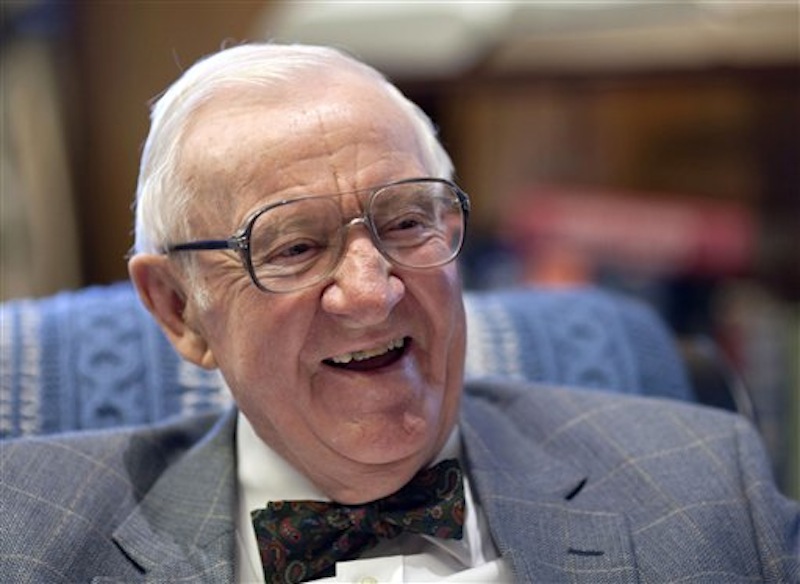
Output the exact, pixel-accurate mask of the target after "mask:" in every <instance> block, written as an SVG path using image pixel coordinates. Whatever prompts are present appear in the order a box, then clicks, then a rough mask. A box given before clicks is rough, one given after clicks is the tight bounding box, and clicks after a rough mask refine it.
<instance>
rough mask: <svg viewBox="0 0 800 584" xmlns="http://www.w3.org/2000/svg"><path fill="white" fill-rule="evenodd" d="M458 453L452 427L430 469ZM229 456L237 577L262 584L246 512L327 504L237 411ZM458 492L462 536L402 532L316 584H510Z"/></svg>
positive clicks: (474, 512)
mask: <svg viewBox="0 0 800 584" xmlns="http://www.w3.org/2000/svg"><path fill="white" fill-rule="evenodd" d="M460 454H461V447H460V440H459V432H458V428H456V429H455V430H454V431H453V433H452V435H451V436H450V438H449V439H448V441H447V444H445V447H444V448H443V449H442V452H441V453H440V454H439V456H438V457H437V458H436V460H434V464H435V463H437V462H440V461H442V460H445V459H448V458H460ZM236 457H237V463H238V464H237V475H238V477H237V478H238V487H239V489H238V490H239V514H238V520H237V522H238V524H237V562H236V567H237V574H236V578H237V581H238V582H239V583H240V584H245V583H254V582H258V583H262V582H264V573H263V570H262V568H261V558H260V556H259V553H258V544H257V543H256V534H255V530H254V529H253V524H252V521H251V518H250V512H251V511H253V510H255V509H260V508H262V507H265V506H266V505H267V503H268V502H270V501H279V500H292V499H295V500H301V499H311V500H316V501H330V499H329V498H328V497H326V496H325V495H323V494H322V493H321V492H320V491H319V489H317V488H316V487H315V486H314V485H313V484H312V483H311V482H310V481H309V480H308V479H307V478H306V477H305V476H304V475H303V474H301V473H300V472H298V471H297V470H296V469H295V468H294V467H293V466H291V465H290V464H289V463H288V462H286V461H285V460H284V459H283V458H281V457H280V456H279V455H278V454H277V453H276V452H274V451H273V450H272V449H271V448H270V447H269V446H267V445H266V444H265V443H264V442H263V441H262V440H261V439H260V438H259V437H258V436H257V435H256V433H255V432H254V430H253V428H252V426H251V425H250V423H249V422H248V421H247V418H245V417H244V416H243V415H242V414H241V413H239V419H238V424H237V427H236ZM464 495H465V514H464V537H463V539H461V540H443V539H438V538H435V537H430V536H427V535H415V534H403V535H400V536H399V537H396V538H394V539H392V540H388V541H383V542H381V543H380V544H378V545H377V546H376V547H374V548H373V549H371V550H369V551H368V552H367V553H365V555H364V556H363V557H362V558H359V559H357V560H350V561H346V562H338V563H337V564H336V575H335V576H332V577H330V578H323V579H321V580H317V582H323V583H324V582H351V583H354V584H355V583H358V584H370V583H371V584H375V583H378V582H380V583H383V582H391V583H394V582H431V581H441V582H481V583H486V584H488V583H491V582H512V581H513V578H512V575H511V571H510V569H509V567H508V564H507V562H506V561H505V560H503V559H501V558H500V557H499V555H498V553H497V549H496V548H495V546H494V543H493V542H492V539H491V536H490V535H489V526H488V524H487V522H486V519H485V517H484V516H483V512H482V510H481V509H480V507H479V506H478V505H477V503H476V500H475V498H474V497H473V496H472V492H471V490H470V485H469V479H468V478H467V477H466V476H465V477H464Z"/></svg>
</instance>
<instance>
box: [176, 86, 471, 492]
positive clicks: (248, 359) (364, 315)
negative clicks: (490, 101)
mask: <svg viewBox="0 0 800 584" xmlns="http://www.w3.org/2000/svg"><path fill="white" fill-rule="evenodd" d="M183 152H184V154H183V157H182V159H181V164H180V168H181V174H182V178H183V179H184V180H186V181H188V182H189V184H190V185H191V186H192V187H193V188H194V189H195V190H196V191H198V192H199V194H198V196H197V197H196V199H195V201H196V208H194V209H192V211H191V221H192V224H193V229H194V235H195V236H196V237H197V238H224V237H227V236H228V235H230V234H231V233H232V232H233V231H234V230H235V229H237V228H238V227H239V226H241V225H242V223H243V222H244V221H245V219H246V218H247V216H248V215H249V214H250V213H252V212H253V211H254V210H255V209H257V208H259V207H261V206H263V205H265V204H267V203H269V202H271V201H277V200H279V199H283V198H291V197H297V196H299V195H304V194H336V193H343V192H352V191H356V190H363V189H366V188H369V187H373V186H377V185H381V184H385V183H388V182H391V181H395V180H398V179H403V178H410V177H418V176H428V175H430V172H431V171H430V169H429V168H427V167H426V164H425V162H424V160H423V156H422V154H421V152H420V147H419V144H418V143H417V141H416V139H415V136H414V133H413V132H412V129H411V125H410V123H409V122H408V119H407V117H406V116H405V114H404V113H403V112H401V111H400V110H399V108H398V107H397V106H396V105H395V104H394V103H392V102H391V101H389V100H388V98H387V97H386V96H385V95H384V94H383V93H382V92H381V91H380V90H379V89H377V88H376V87H375V86H374V85H373V84H372V82H369V81H365V80H363V79H361V78H359V77H356V76H353V75H342V76H339V77H337V78H335V79H334V78H328V79H326V80H325V82H320V81H319V80H317V82H316V83H309V84H307V85H304V86H301V87H297V86H295V89H294V90H292V91H290V92H289V91H287V93H286V94H285V95H284V96H282V99H280V100H278V99H276V98H274V97H272V98H268V99H265V98H264V97H263V96H260V95H259V94H258V92H257V91H255V90H254V91H251V92H249V93H242V92H239V93H229V94H225V95H220V96H218V97H217V98H216V99H214V100H212V101H211V102H210V103H208V104H207V105H206V106H204V108H203V109H202V110H201V111H200V112H199V113H198V114H197V115H196V116H195V117H194V118H193V123H192V124H191V126H190V128H189V131H188V134H187V137H186V140H185V142H184V149H183ZM338 200H340V201H341V206H342V210H343V212H344V215H345V217H347V218H350V217H354V216H356V215H359V214H360V212H361V211H362V209H363V204H364V203H365V198H364V197H363V196H362V197H357V196H346V197H340V198H339V199H338ZM197 259H198V260H199V262H198V264H199V267H198V270H199V272H198V273H199V279H200V280H201V281H202V282H203V283H204V285H205V287H206V290H207V292H208V298H209V302H208V303H207V304H206V305H204V306H198V305H196V304H194V303H192V302H191V301H189V304H188V305H187V310H186V313H185V317H186V319H187V323H188V324H189V326H191V327H193V328H194V329H195V330H197V332H198V333H199V334H200V335H202V336H203V338H204V339H205V341H206V343H207V344H208V348H209V350H210V351H211V353H212V354H213V360H214V361H215V362H216V364H217V365H218V366H219V367H220V369H221V370H222V372H223V374H224V376H225V378H226V380H227V382H228V384H229V386H230V388H231V390H232V392H233V395H234V397H235V399H236V401H237V403H238V405H239V408H240V409H241V411H242V412H243V413H244V415H245V416H246V417H247V418H248V420H249V421H250V422H251V423H252V425H253V427H254V428H255V430H256V432H257V433H258V434H259V435H260V437H261V438H262V439H263V440H265V441H266V442H267V443H268V444H269V445H270V446H271V447H272V448H274V449H275V450H277V451H278V452H279V453H281V454H282V455H283V456H284V457H286V458H287V459H288V460H289V461H290V462H292V463H293V464H294V465H295V466H296V467H298V468H299V469H300V470H301V471H302V472H304V473H305V474H306V475H307V476H309V477H310V478H311V479H312V480H313V481H314V482H315V483H317V485H318V486H320V487H321V488H323V489H324V490H325V491H326V492H327V493H328V494H329V495H330V496H331V497H333V498H335V499H337V500H340V501H343V502H351V503H355V502H359V501H361V500H369V499H373V498H376V497H378V496H382V495H385V494H388V493H389V492H392V491H394V490H396V489H397V488H399V487H400V486H402V484H404V483H405V482H406V481H407V480H408V479H410V478H411V476H412V475H413V474H414V473H415V472H416V471H417V470H418V469H419V468H420V467H421V466H423V465H424V464H425V463H427V462H429V461H430V459H431V458H432V457H433V456H435V454H436V453H437V451H438V450H439V449H440V448H441V447H442V445H443V444H444V442H445V440H446V439H447V437H448V435H449V433H450V431H451V430H452V427H453V424H454V423H455V420H456V418H457V412H458V405H459V397H460V392H461V384H462V373H463V360H464V343H465V323H464V311H463V306H462V301H461V288H460V282H459V278H458V273H457V269H456V267H455V264H452V263H451V264H449V265H447V266H444V267H440V268H435V269H430V270H424V271H414V270H408V269H403V268H396V267H394V266H392V265H390V264H389V263H387V261H386V260H385V259H384V258H383V257H382V256H381V255H380V254H379V252H378V251H377V250H376V249H375V247H374V246H373V244H372V242H371V240H370V237H369V234H368V233H367V231H366V229H364V227H363V226H355V227H353V228H351V229H350V232H349V234H348V240H347V247H346V250H345V255H344V258H343V260H342V262H341V263H340V264H339V266H338V268H337V270H336V271H335V272H334V274H333V275H332V277H331V279H329V280H328V281H325V282H323V283H321V284H318V285H316V286H314V287H312V288H308V289H304V290H301V291H298V292H293V293H287V294H267V293H264V292H261V291H259V290H258V289H257V288H256V287H255V286H254V285H253V283H252V282H251V280H250V277H249V275H248V274H247V272H246V271H245V270H244V269H243V267H242V265H241V262H240V260H239V258H238V257H237V256H235V255H233V254H228V253H225V252H201V253H200V254H198V257H197ZM190 297H191V295H190ZM357 352H366V353H369V354H374V355H375V358H374V359H369V360H367V361H361V362H360V363H359V365H360V366H359V367H356V366H355V365H354V362H351V364H350V366H342V365H341V363H339V364H337V363H335V362H334V360H336V361H339V362H342V361H347V360H348V358H349V357H350V356H352V354H353V353H357ZM363 356H364V355H361V357H363ZM337 358H338V359H337Z"/></svg>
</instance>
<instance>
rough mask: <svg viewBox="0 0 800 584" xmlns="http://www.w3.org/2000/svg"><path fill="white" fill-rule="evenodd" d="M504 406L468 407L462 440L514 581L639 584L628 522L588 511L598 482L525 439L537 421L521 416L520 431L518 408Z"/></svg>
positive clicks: (495, 402) (470, 401) (471, 402)
mask: <svg viewBox="0 0 800 584" xmlns="http://www.w3.org/2000/svg"><path fill="white" fill-rule="evenodd" d="M493 391H494V390H493ZM527 391H535V389H534V390H530V389H528V390H527ZM501 402H502V400H499V401H498V400H497V399H496V396H495V397H493V399H492V400H491V401H483V400H480V399H478V400H475V399H466V400H465V405H464V415H463V417H462V436H463V441H464V449H465V455H466V459H467V464H468V466H469V476H470V479H471V480H472V481H473V482H474V485H475V491H476V492H477V496H478V498H479V500H480V503H481V505H482V506H483V509H484V511H485V513H486V517H487V519H488V521H489V527H490V530H491V533H492V536H493V538H494V541H495V543H496V545H497V547H498V549H499V551H500V552H501V554H502V555H503V556H504V557H505V558H507V559H508V560H509V561H510V562H511V566H512V569H513V571H514V573H515V576H516V579H517V580H518V581H519V582H578V583H580V582H586V583H587V584H588V583H590V582H591V583H603V582H615V583H620V582H626V583H634V582H637V581H638V578H637V573H636V563H635V557H634V554H633V546H632V542H631V536H630V532H629V528H628V525H627V520H626V518H625V517H624V516H623V515H621V514H619V513H612V512H604V511H598V510H597V509H594V508H592V507H593V506H592V505H589V506H586V505H583V503H584V501H583V499H582V497H581V490H582V489H583V487H584V486H585V485H586V484H587V483H588V481H590V480H592V477H590V476H589V475H588V473H586V472H584V471H582V470H581V469H580V468H578V467H576V466H574V465H573V464H571V463H568V462H566V461H565V460H563V459H560V458H555V457H553V456H551V455H550V454H548V453H547V451H546V450H545V448H543V447H542V445H541V444H540V443H539V442H540V441H539V440H538V439H537V440H534V439H532V438H531V437H530V436H531V433H530V432H526V431H525V429H526V426H530V424H531V423H532V422H531V419H530V418H529V417H526V416H523V415H521V414H520V418H519V421H518V422H519V424H520V425H517V420H515V415H514V413H509V412H510V411H511V412H513V411H514V409H515V408H514V407H513V406H512V407H509V405H510V404H506V405H505V407H504V406H503V404H502V403H501ZM514 405H516V404H514ZM533 423H535V422H533Z"/></svg>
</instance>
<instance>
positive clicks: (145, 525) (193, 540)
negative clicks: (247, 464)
mask: <svg viewBox="0 0 800 584" xmlns="http://www.w3.org/2000/svg"><path fill="white" fill-rule="evenodd" d="M235 424H236V415H235V411H231V412H230V413H228V414H227V415H225V416H223V418H222V419H221V420H220V421H219V422H218V423H217V425H216V426H215V427H214V428H213V429H212V430H211V432H209V434H208V436H207V437H206V438H205V439H204V440H203V441H201V442H200V443H198V444H197V445H196V446H195V447H194V448H192V449H191V450H190V451H189V452H188V453H187V454H186V456H184V457H183V458H182V459H181V460H179V461H178V462H177V463H175V464H174V465H172V466H171V467H169V468H168V469H167V470H166V471H165V472H164V474H163V475H162V476H161V477H160V478H159V479H158V481H157V482H156V483H155V485H154V486H153V488H152V489H151V490H150V491H149V492H148V493H147V495H146V496H145V497H144V499H143V500H142V502H141V504H140V505H139V506H138V507H137V508H136V509H135V510H134V511H133V512H132V513H131V515H130V516H129V517H128V519H127V520H126V521H125V522H124V523H123V524H122V525H121V526H120V527H119V528H118V529H117V531H116V532H115V533H114V540H115V542H116V543H117V545H119V547H120V548H121V549H122V550H123V551H124V552H125V553H126V554H127V555H128V557H129V558H130V559H131V560H132V561H133V562H135V563H136V564H137V565H138V566H139V568H140V569H141V570H142V571H143V572H144V574H145V582H154V581H161V582H165V581H178V580H179V581H181V582H187V583H190V582H198V583H199V582H232V581H233V578H234V573H235V570H234V561H235V560H234V558H235V541H236V538H235V531H236V522H235V519H234V518H235V509H236V476H235V472H236V470H235V467H236V465H235V454H234V448H233V444H234V428H235Z"/></svg>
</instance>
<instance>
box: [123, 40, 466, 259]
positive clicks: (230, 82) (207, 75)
mask: <svg viewBox="0 0 800 584" xmlns="http://www.w3.org/2000/svg"><path fill="white" fill-rule="evenodd" d="M334 68H339V69H349V70H351V71H353V70H354V71H356V72H357V73H360V74H363V75H364V76H366V77H368V78H371V79H374V80H375V81H376V83H377V84H378V85H379V86H380V87H382V88H383V89H384V90H385V91H386V93H387V96H388V97H389V98H390V99H392V100H393V101H395V102H396V103H397V104H398V105H399V106H400V108H401V109H402V111H404V112H406V113H407V114H408V118H409V121H410V122H411V124H412V127H413V129H414V132H415V133H416V135H417V140H418V142H419V144H420V145H421V148H422V149H423V154H424V156H425V162H426V163H427V166H428V169H429V172H431V173H432V175H433V176H436V177H438V178H448V179H449V178H451V177H452V174H453V164H452V162H451V160H450V157H449V156H448V154H447V152H445V150H444V148H443V147H442V145H441V144H440V143H439V140H438V139H437V136H436V130H435V128H434V126H433V124H432V123H431V120H430V119H429V118H428V116H426V115H425V113H424V112H423V111H422V110H421V109H420V108H419V107H417V106H416V105H415V104H414V103H412V102H411V101H409V100H408V99H407V98H406V97H405V96H404V95H403V94H402V93H401V92H400V91H399V90H398V89H397V88H396V87H395V86H394V85H392V84H391V83H390V82H389V81H388V80H387V79H386V78H385V77H383V75H381V74H380V73H379V72H378V71H376V70H375V69H373V68H372V67H369V66H368V65H365V64H364V63H361V62H360V61H357V60H355V59H354V58H352V57H350V56H348V55H346V54H344V53H342V52H340V51H338V50H335V49H331V48H328V47H318V46H308V45H281V44H268V43H262V44H244V45H239V46H235V47H231V48H228V49H224V50H222V51H220V52H218V53H215V54H213V55H211V56H209V57H206V58H205V59H202V60H200V61H198V62H197V63H195V64H194V65H193V66H192V67H191V68H189V69H188V70H187V71H186V72H185V73H184V74H183V75H182V76H181V77H180V78H179V79H178V80H177V81H176V82H175V83H173V84H172V85H171V86H170V87H169V88H168V89H167V90H166V92H165V93H164V94H163V95H162V96H161V97H160V98H159V99H158V101H157V102H156V104H155V106H154V107H153V109H152V112H151V126H150V133H149V135H148V137H147V141H146V142H145V145H144V151H143V153H142V161H141V166H140V169H139V181H138V185H137V189H136V240H135V244H134V250H135V251H136V252H137V253H160V252H161V251H162V250H163V248H164V246H165V245H167V244H168V243H171V242H175V241H178V240H184V239H189V238H190V237H191V233H190V230H189V224H188V220H187V217H188V212H187V211H188V208H189V205H190V204H191V197H192V192H191V190H190V187H189V186H188V185H186V184H183V183H182V181H181V180H180V178H179V172H178V161H179V159H180V156H179V155H180V150H181V147H182V143H183V138H184V132H185V131H186V128H187V126H188V122H189V121H190V118H191V116H192V114H193V113H194V112H196V111H197V109H198V108H199V107H200V106H201V105H203V104H204V103H206V102H208V101H209V100H210V99H212V98H213V97H214V95H215V94H216V93H217V92H219V91H220V90H222V89H229V88H231V87H242V86H248V87H259V88H263V89H264V90H265V91H268V90H269V89H270V88H273V89H277V88H279V87H281V86H284V87H285V84H286V83H289V82H291V81H293V80H299V79H300V78H301V77H302V76H307V75H308V73H309V72H313V71H315V70H316V71H330V70H332V69H334Z"/></svg>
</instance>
